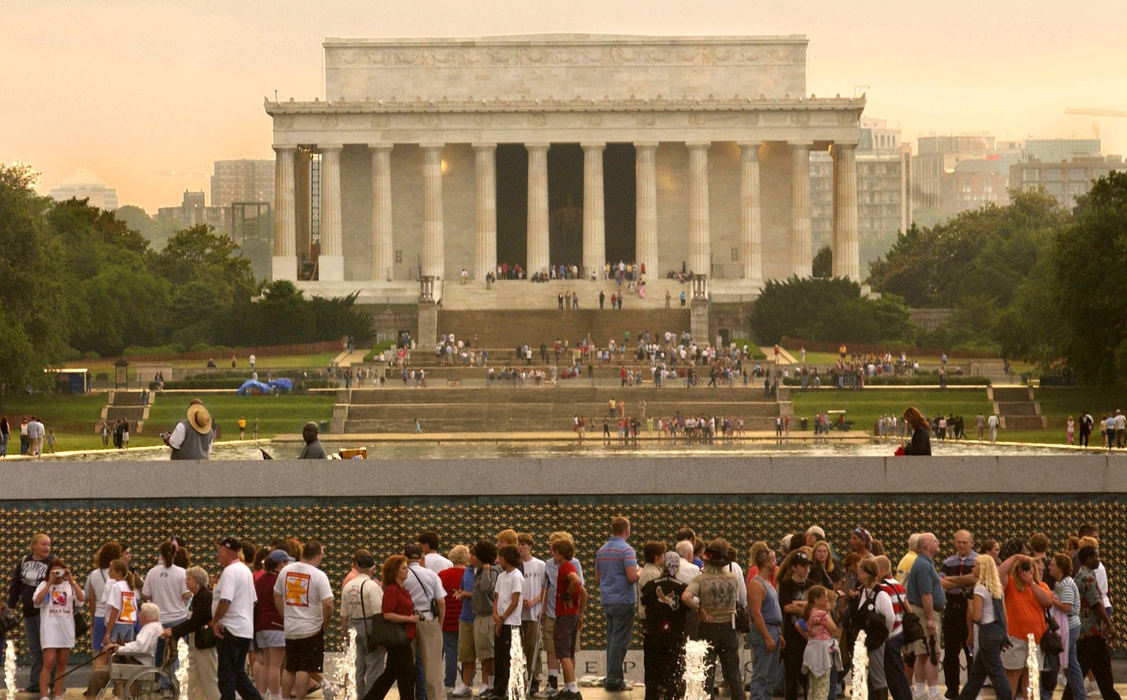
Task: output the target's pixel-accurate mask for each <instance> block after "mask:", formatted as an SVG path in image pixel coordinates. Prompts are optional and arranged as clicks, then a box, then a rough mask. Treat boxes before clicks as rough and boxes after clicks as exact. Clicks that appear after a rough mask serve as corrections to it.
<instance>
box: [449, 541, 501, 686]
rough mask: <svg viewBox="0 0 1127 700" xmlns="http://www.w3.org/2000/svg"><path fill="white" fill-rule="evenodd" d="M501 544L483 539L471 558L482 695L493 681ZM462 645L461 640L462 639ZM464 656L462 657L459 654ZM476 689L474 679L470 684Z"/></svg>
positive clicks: (475, 645) (472, 600) (475, 636)
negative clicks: (495, 618)
mask: <svg viewBox="0 0 1127 700" xmlns="http://www.w3.org/2000/svg"><path fill="white" fill-rule="evenodd" d="M496 561H497V545H495V544H493V543H492V542H490V541H489V540H480V541H478V543H477V544H476V545H474V548H473V553H472V554H471V555H470V566H472V567H473V569H474V582H473V593H471V594H470V607H471V608H473V614H474V622H473V641H472V645H473V653H474V656H475V658H476V659H477V662H478V663H479V664H480V665H481V690H480V692H479V693H478V694H479V695H481V694H485V693H488V692H489V689H490V688H491V687H492V685H491V679H492V678H493V591H494V589H495V588H496V586H497V572H498V571H499V569H498V568H497V565H496ZM458 643H459V646H461V639H459V640H458ZM459 655H460V656H461V655H462V654H461V653H459ZM466 685H468V686H471V687H472V686H473V676H470V678H469V681H468V682H467V683H466Z"/></svg>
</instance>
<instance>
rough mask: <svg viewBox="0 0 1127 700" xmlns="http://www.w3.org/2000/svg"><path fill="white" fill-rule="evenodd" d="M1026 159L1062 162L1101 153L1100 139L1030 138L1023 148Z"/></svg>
mask: <svg viewBox="0 0 1127 700" xmlns="http://www.w3.org/2000/svg"><path fill="white" fill-rule="evenodd" d="M1022 151H1023V155H1024V157H1025V160H1039V161H1041V162H1042V163H1060V162H1063V161H1067V160H1072V159H1073V158H1084V157H1092V156H1099V155H1100V140H1099V139H1029V140H1027V141H1026V142H1025V147H1024V148H1023V149H1022Z"/></svg>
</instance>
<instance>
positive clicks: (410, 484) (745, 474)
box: [0, 454, 1127, 501]
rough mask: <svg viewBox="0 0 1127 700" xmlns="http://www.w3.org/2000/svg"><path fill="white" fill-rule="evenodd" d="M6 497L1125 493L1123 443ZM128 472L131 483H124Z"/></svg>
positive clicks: (2, 495)
mask: <svg viewBox="0 0 1127 700" xmlns="http://www.w3.org/2000/svg"><path fill="white" fill-rule="evenodd" d="M4 472H5V474H4V479H3V480H0V501H53V500H86V499H99V500H101V499H106V500H118V499H122V498H133V499H169V498H208V499H223V498H285V497H300V496H313V497H322V498H324V497H353V498H355V497H392V498H396V497H410V496H419V497H426V496H431V497H435V496H437V497H446V496H449V497H459V498H461V497H472V496H497V495H502V494H506V495H510V496H545V497H551V496H570V495H618V494H621V495H630V496H635V495H637V496H658V495H666V494H729V495H744V494H746V495H756V496H759V495H794V496H816V495H834V494H867V493H872V494H919V495H926V494H963V495H967V494H976V493H980V494H1042V495H1053V494H1064V493H1072V494H1074V493H1098V494H1127V454H1110V455H1109V454H1084V455H1047V456H1004V455H1000V456H973V457H931V458H919V457H915V458H912V457H801V456H799V457H795V456H787V457H735V456H725V457H709V456H701V457H692V458H689V459H686V458H679V457H647V456H645V455H641V456H638V457H606V458H599V457H552V458H545V459H527V458H526V459H521V458H498V459H412V460H386V461H385V460H353V461H337V460H332V461H329V460H326V461H323V462H309V461H300V460H273V461H261V462H259V461H251V460H242V461H211V462H204V461H201V462H172V461H168V462H142V461H138V462H62V461H59V462H52V461H31V460H26V461H22V460H21V461H12V462H9V463H7V464H5V465H4ZM122 484H129V488H128V489H126V490H125V491H123V490H122Z"/></svg>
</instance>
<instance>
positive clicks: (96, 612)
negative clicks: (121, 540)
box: [83, 541, 121, 670]
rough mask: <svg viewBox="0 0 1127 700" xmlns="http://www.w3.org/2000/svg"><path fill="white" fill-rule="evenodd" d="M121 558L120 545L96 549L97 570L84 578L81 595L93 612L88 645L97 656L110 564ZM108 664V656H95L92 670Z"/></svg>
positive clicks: (104, 617) (115, 544)
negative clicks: (84, 597) (91, 634)
mask: <svg viewBox="0 0 1127 700" xmlns="http://www.w3.org/2000/svg"><path fill="white" fill-rule="evenodd" d="M120 557H121V545H120V544H118V543H117V542H114V541H110V542H106V543H105V544H103V545H102V546H101V547H99V548H98V553H97V554H95V555H94V566H96V567H97V568H96V569H94V570H93V571H91V572H90V575H89V576H87V577H86V588H85V589H84V590H83V593H84V594H85V595H86V600H89V601H91V603H92V605H91V607H92V612H93V618H94V620H93V632H94V634H93V637H92V638H91V640H90V645H91V646H92V647H93V649H94V653H95V654H97V653H98V652H100V651H101V650H102V641H103V640H104V639H105V636H106V601H105V597H106V588H107V587H108V585H109V583H110V580H111V579H110V562H112V561H113V560H114V559H118V558H120ZM107 664H109V656H97V657H95V659H94V669H95V670H97V669H99V668H104V667H105V666H106V665H107Z"/></svg>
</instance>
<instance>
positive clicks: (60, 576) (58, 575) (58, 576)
mask: <svg viewBox="0 0 1127 700" xmlns="http://www.w3.org/2000/svg"><path fill="white" fill-rule="evenodd" d="M51 573H52V574H54V576H55V580H56V581H62V580H63V577H64V576H66V572H65V571H53V572H51Z"/></svg>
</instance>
